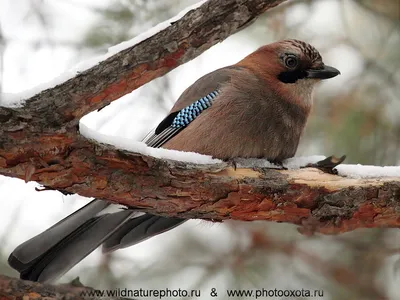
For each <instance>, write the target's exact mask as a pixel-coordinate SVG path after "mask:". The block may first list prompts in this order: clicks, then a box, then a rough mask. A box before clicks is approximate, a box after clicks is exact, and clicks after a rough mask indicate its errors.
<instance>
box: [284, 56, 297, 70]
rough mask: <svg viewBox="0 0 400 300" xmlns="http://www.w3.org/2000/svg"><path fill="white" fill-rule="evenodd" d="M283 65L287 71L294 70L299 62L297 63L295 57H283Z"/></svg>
mask: <svg viewBox="0 0 400 300" xmlns="http://www.w3.org/2000/svg"><path fill="white" fill-rule="evenodd" d="M284 63H285V66H286V67H287V68H288V69H294V68H296V67H297V65H298V64H299V61H298V59H297V57H296V56H294V55H288V56H286V57H285V59H284Z"/></svg>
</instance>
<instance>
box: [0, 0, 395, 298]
mask: <svg viewBox="0 0 400 300" xmlns="http://www.w3.org/2000/svg"><path fill="white" fill-rule="evenodd" d="M195 2H196V1H195V0H131V1H129V0H102V1H94V0H91V1H90V0H85V1H78V0H62V1H61V0H52V1H44V0H31V1H25V0H17V1H13V0H1V1H0V91H2V92H7V93H12V92H19V91H21V90H24V89H26V88H30V87H32V86H34V85H36V84H38V83H40V81H43V80H50V79H51V78H52V77H54V76H56V75H58V74H59V73H61V72H63V71H65V70H66V69H68V68H70V67H72V66H73V65H75V64H76V63H77V62H79V61H81V60H84V59H87V58H90V57H92V56H94V55H97V54H102V53H105V52H106V51H107V48H108V47H110V46H112V45H115V44H117V43H119V42H122V41H124V40H128V39H131V38H132V37H134V36H135V35H137V34H139V33H141V32H143V31H145V30H147V29H149V28H151V27H152V26H154V25H156V24H157V23H158V22H161V21H163V20H166V19H168V18H170V17H172V16H174V15H176V14H177V13H178V12H179V11H181V10H182V9H183V8H185V7H186V6H188V5H191V4H193V3H195ZM399 20H400V1H399V0H297V1H287V2H285V3H284V4H281V5H279V6H278V7H276V8H274V9H272V10H270V11H268V12H267V13H266V14H264V15H263V16H262V17H260V18H259V19H258V20H257V21H256V22H255V23H254V24H252V25H251V26H249V27H248V28H246V29H245V30H243V31H241V32H240V33H238V34H236V35H234V36H232V37H229V38H228V39H227V40H226V41H224V42H223V43H221V44H219V45H217V46H215V47H213V48H212V49H210V50H209V51H208V52H207V53H205V54H203V55H201V56H200V57H199V58H197V59H196V60H194V61H193V62H189V63H188V64H186V65H184V66H181V67H179V68H178V69H177V70H174V71H173V72H171V73H169V74H168V75H166V76H164V77H162V78H159V79H157V80H155V81H153V82H151V83H150V84H147V85H146V86H144V87H142V88H141V89H139V90H138V91H135V92H133V93H132V94H130V95H127V96H124V97H123V98H121V99H120V100H118V101H116V102H115V103H113V104H111V105H110V106H108V107H106V108H105V109H103V110H102V111H101V112H98V113H97V112H96V113H91V114H90V115H88V116H87V117H85V122H87V123H88V124H90V126H93V127H95V128H96V129H98V130H99V131H102V132H103V133H106V134H114V135H119V136H124V137H128V138H133V139H140V138H141V137H142V136H143V135H144V134H145V133H147V131H148V130H149V129H151V128H152V126H154V125H156V124H157V122H159V121H160V119H162V117H163V116H164V115H165V114H166V113H167V111H168V109H169V108H170V107H171V106H172V104H173V102H174V101H175V100H176V98H177V97H178V96H179V93H180V92H182V91H183V90H184V89H185V88H186V87H187V86H188V85H189V84H191V83H192V82H193V81H194V80H195V79H197V78H199V77H200V76H202V75H203V74H205V73H207V72H209V71H212V70H214V69H216V68H218V67H222V66H224V65H228V64H231V63H235V62H236V61H238V60H239V59H240V58H242V57H244V56H245V55H246V54H248V53H250V52H251V51H253V50H255V49H256V48H257V47H258V46H261V45H262V44H266V43H270V42H272V41H275V40H279V39H285V38H297V39H301V40H305V41H307V42H309V43H311V44H312V45H314V46H316V47H317V49H319V50H320V52H321V53H322V56H323V58H324V61H325V62H326V63H327V64H329V65H332V66H335V67H337V68H338V69H339V70H341V72H342V75H341V76H339V77H338V78H337V79H335V80H332V82H330V83H328V82H327V83H326V84H325V83H324V84H322V85H321V86H320V87H319V88H318V90H317V91H316V95H315V100H316V101H315V109H314V112H313V114H312V117H311V119H310V122H309V124H308V126H307V130H306V134H305V136H304V137H303V139H302V141H301V145H300V148H299V151H298V154H297V155H314V154H323V155H332V154H335V155H338V156H339V155H342V154H346V155H347V157H348V158H347V161H346V162H347V163H360V164H371V165H399V164H400V54H399V53H400V22H399ZM44 62H46V63H44ZM144 99H145V100H144ZM0 103H1V98H0ZM34 186H35V184H32V183H30V184H25V183H23V182H22V181H19V180H16V179H10V178H5V177H0V200H1V202H0V218H1V219H2V224H3V228H2V229H0V234H2V235H1V237H0V245H2V247H1V249H0V273H1V274H8V275H13V276H16V274H15V273H14V272H13V271H12V270H11V269H10V268H9V267H8V266H7V264H6V260H7V256H8V254H9V252H10V251H11V250H12V249H13V248H14V247H15V246H16V245H17V244H18V243H20V242H22V241H23V240H25V239H27V238H29V237H30V236H32V235H34V234H37V233H39V232H40V231H41V230H44V229H45V228H47V227H48V226H50V225H51V224H52V223H54V222H56V221H57V220H59V219H60V218H61V217H63V216H65V215H67V214H68V213H69V212H71V211H72V210H73V209H75V208H76V207H77V206H82V205H83V204H84V202H83V201H81V200H82V199H81V198H82V197H78V196H70V197H68V198H74V199H66V198H67V197H65V196H61V195H59V194H58V193H57V192H46V193H42V194H40V193H37V192H35V191H34ZM38 194H40V195H38ZM33 199H35V200H33ZM56 201H58V204H57V205H58V206H57V207H55V208H51V206H50V205H53V204H50V203H54V202H56ZM11 202H12V204H10V203H11ZM30 207H31V208H32V210H30ZM33 207H34V209H33ZM38 207H40V208H38ZM35 209H36V210H35ZM38 219H40V220H38ZM43 220H45V221H43ZM237 225H238V223H237V222H236V223H234V222H228V223H227V224H222V225H221V224H218V225H213V226H209V225H208V224H204V223H202V222H198V221H191V222H187V224H185V225H184V226H181V227H179V228H177V229H174V230H172V231H170V232H168V233H166V234H165V235H162V236H160V237H157V238H154V239H152V240H150V241H146V242H145V243H143V244H142V245H138V246H135V247H132V248H129V249H127V250H124V251H120V252H118V253H115V254H111V255H107V256H101V255H99V253H95V254H93V255H91V257H88V259H86V260H85V261H84V262H82V263H81V264H80V265H79V266H77V267H76V268H74V269H73V270H71V272H69V273H67V274H66V275H65V276H64V277H63V279H62V281H63V282H66V281H68V280H71V279H73V278H74V277H76V276H78V275H79V276H80V278H81V281H82V282H83V283H84V284H85V285H88V286H92V287H96V288H116V287H121V288H124V287H126V288H165V287H169V288H186V289H192V288H193V289H201V290H202V293H203V295H205V297H204V299H208V297H207V296H208V293H209V290H210V289H211V288H212V287H216V288H217V289H218V291H219V295H220V298H218V299H223V290H224V289H225V288H265V289H271V288H272V289H273V288H280V289H296V288H297V289H301V288H310V289H323V290H324V298H323V299H338V300H339V299H380V297H384V296H386V297H389V298H390V299H400V233H399V231H398V230H395V229H393V230H392V229H386V230H375V229H374V230H357V231H354V232H350V233H347V234H343V235H340V236H320V235H314V236H311V237H307V236H304V235H301V234H299V233H298V232H297V229H296V227H295V226H291V225H288V224H273V223H265V222H252V223H240V225H241V226H237ZM3 245H4V246H3Z"/></svg>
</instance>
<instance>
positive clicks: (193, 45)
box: [0, 0, 400, 233]
mask: <svg viewBox="0 0 400 300" xmlns="http://www.w3.org/2000/svg"><path fill="white" fill-rule="evenodd" d="M280 2H283V0H276V1H273V0H253V1H239V0H237V1H234V0H210V1H208V2H207V3H205V4H203V5H202V6H201V7H200V8H198V9H196V10H194V11H191V12H189V13H188V14H187V15H185V16H184V17H183V18H182V19H181V20H179V21H177V22H175V23H174V24H172V26H170V27H168V28H167V29H166V30H164V31H163V32H160V33H159V34H156V35H154V36H153V37H151V38H149V39H147V40H145V41H143V42H142V43H140V44H138V45H136V46H134V47H132V48H129V49H126V50H124V51H121V52H120V53H118V54H116V55H114V56H113V57H110V58H109V59H107V60H106V61H104V62H101V63H100V64H99V65H97V66H95V67H93V68H91V69H90V70H87V71H85V72H83V73H81V74H79V75H77V76H76V77H75V78H72V79H70V80H68V81H66V82H65V83H63V84H61V85H59V86H56V87H54V88H51V89H48V90H46V91H43V92H41V93H40V94H38V95H36V96H34V97H32V98H30V99H27V101H26V105H25V106H24V107H22V108H18V109H10V108H1V107H0V174H3V175H6V176H12V177H18V178H21V179H25V180H35V181H37V182H39V183H41V184H43V185H45V186H47V187H50V188H53V189H58V190H60V191H63V192H69V193H78V194H81V195H83V196H91V197H98V198H101V199H107V200H110V201H115V202H120V203H124V204H127V205H130V206H134V207H138V208H141V209H143V210H146V211H148V212H152V213H156V214H160V215H168V216H179V217H184V218H202V219H209V220H215V221H220V220H224V219H239V220H270V221H279V222H289V223H294V224H299V225H303V227H302V228H303V231H305V232H313V231H319V232H323V233H339V232H344V231H349V230H353V229H356V228H361V227H384V226H385V227H400V217H399V211H400V200H399V198H400V196H399V194H400V191H399V189H400V179H399V178H388V179H381V180H352V179H345V178H341V177H339V176H333V175H326V174H322V173H321V172H319V171H317V170H313V169H308V170H297V171H277V170H271V169H259V170H251V169H238V170H236V171H235V170H233V169H232V168H231V167H230V166H229V165H227V164H225V163H223V164H220V165H213V166H198V165H193V164H186V163H182V162H172V161H162V160H159V159H155V158H152V157H146V156H142V155H139V154H135V153H128V152H126V151H121V150H118V149H115V148H113V147H112V146H105V145H99V144H96V143H93V142H91V141H88V140H86V139H84V138H83V137H81V136H79V134H78V130H77V124H78V120H79V118H80V117H82V116H83V115H85V114H86V113H88V112H90V111H92V110H94V109H97V108H100V107H103V106H104V105H107V104H108V103H109V102H110V101H112V100H115V99H116V98H118V97H120V96H122V95H124V94H126V93H129V92H131V91H132V90H134V89H135V88H138V87H139V86H141V85H143V84H144V83H146V82H148V81H150V80H152V79H154V78H156V77H158V76H161V75H163V74H165V73H166V72H168V71H169V70H171V69H173V68H174V67H176V66H178V65H179V64H182V63H184V62H186V61H188V60H189V59H191V58H194V57H196V56H197V55H199V54H200V53H201V52H202V51H204V50H205V49H207V48H209V47H210V46H212V45H213V44H215V43H216V42H218V41H221V40H222V39H224V38H226V37H227V36H229V35H230V34H232V33H234V32H236V31H238V30H240V29H241V28H243V26H245V25H247V24H248V23H249V22H250V21H252V20H253V19H254V18H255V17H256V16H257V15H259V14H260V13H262V12H264V11H265V10H267V9H269V8H271V7H273V6H275V5H277V4H279V3H280Z"/></svg>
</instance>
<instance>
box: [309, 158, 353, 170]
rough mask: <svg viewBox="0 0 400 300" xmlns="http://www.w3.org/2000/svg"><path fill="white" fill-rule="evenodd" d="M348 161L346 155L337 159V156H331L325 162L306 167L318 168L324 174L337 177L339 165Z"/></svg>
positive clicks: (321, 161)
mask: <svg viewBox="0 0 400 300" xmlns="http://www.w3.org/2000/svg"><path fill="white" fill-rule="evenodd" d="M345 159H346V155H343V156H342V157H340V158H337V157H336V156H335V155H331V156H329V157H327V158H325V159H323V160H320V161H318V162H316V163H313V164H308V165H307V166H306V167H311V168H317V169H319V170H321V171H322V172H325V173H328V174H333V175H337V174H338V171H337V169H335V167H336V166H337V165H340V164H341V163H342V162H343V161H344V160H345Z"/></svg>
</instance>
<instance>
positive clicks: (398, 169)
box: [336, 164, 400, 178]
mask: <svg viewBox="0 0 400 300" xmlns="http://www.w3.org/2000/svg"><path fill="white" fill-rule="evenodd" d="M336 169H337V170H338V172H339V175H341V176H347V177H352V178H379V177H400V166H383V167H380V166H366V165H359V164H358V165H339V166H337V167H336Z"/></svg>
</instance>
